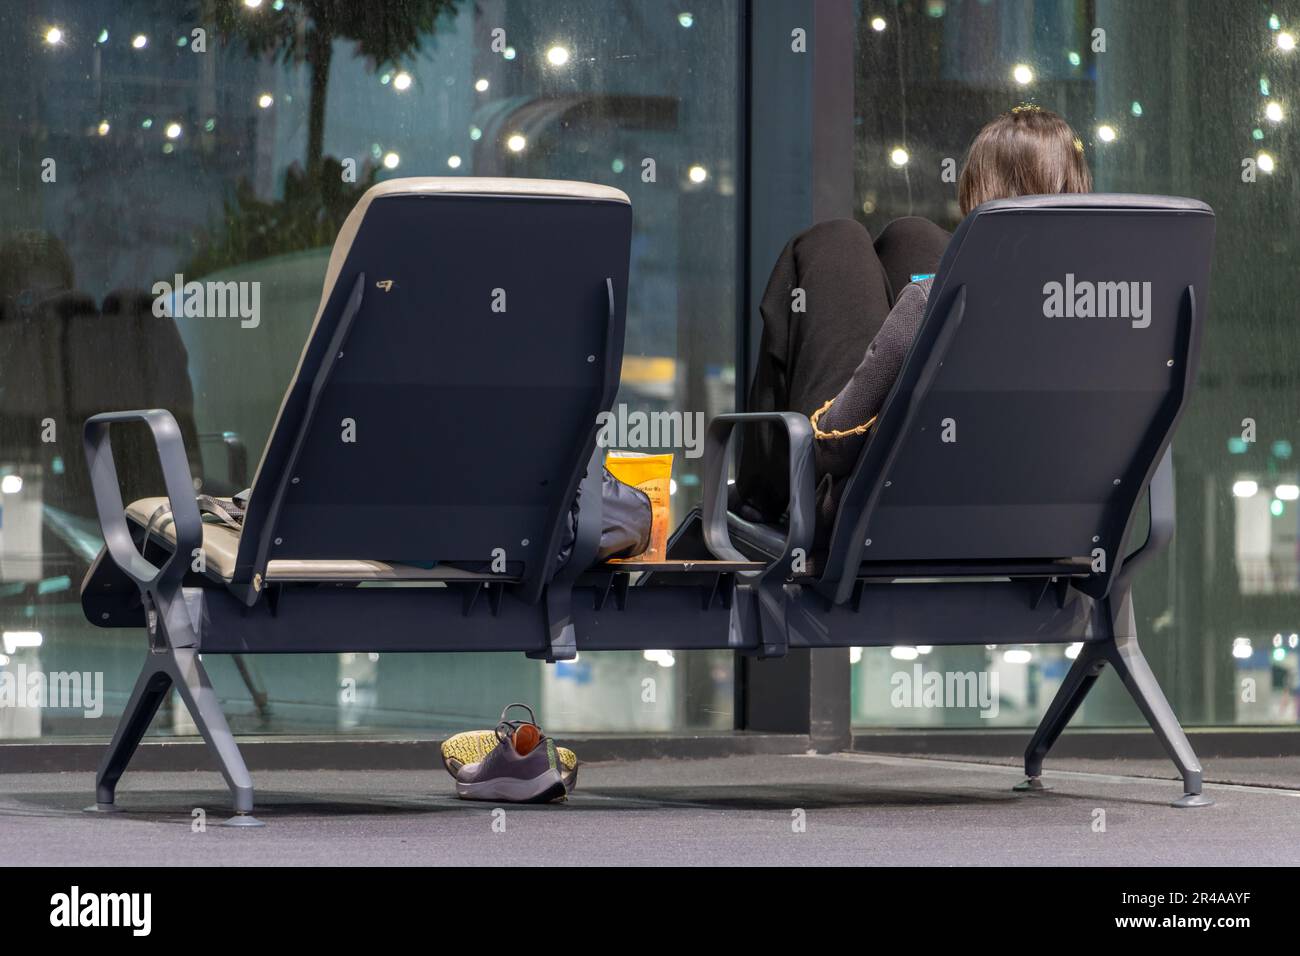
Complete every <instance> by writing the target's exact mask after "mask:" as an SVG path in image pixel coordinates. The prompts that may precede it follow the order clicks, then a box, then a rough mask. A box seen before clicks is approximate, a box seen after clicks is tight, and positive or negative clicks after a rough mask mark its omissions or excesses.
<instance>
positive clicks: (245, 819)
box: [221, 813, 266, 827]
mask: <svg viewBox="0 0 1300 956" xmlns="http://www.w3.org/2000/svg"><path fill="white" fill-rule="evenodd" d="M221 826H223V827H264V826H266V824H265V823H263V822H262V821H261V820H259V819H257V817H255V816H253V815H252V814H251V813H236V814H235V815H234V816H233V817H231V818H230V819H229V820H226V821H225V822H224V823H222V824H221Z"/></svg>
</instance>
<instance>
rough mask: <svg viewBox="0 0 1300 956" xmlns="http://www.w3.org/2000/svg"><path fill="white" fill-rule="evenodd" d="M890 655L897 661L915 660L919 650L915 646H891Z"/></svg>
mask: <svg viewBox="0 0 1300 956" xmlns="http://www.w3.org/2000/svg"><path fill="white" fill-rule="evenodd" d="M889 656H890V657H892V658H893V659H894V660H896V661H914V660H916V658H917V656H918V652H917V650H916V648H915V647H891V648H890V649H889Z"/></svg>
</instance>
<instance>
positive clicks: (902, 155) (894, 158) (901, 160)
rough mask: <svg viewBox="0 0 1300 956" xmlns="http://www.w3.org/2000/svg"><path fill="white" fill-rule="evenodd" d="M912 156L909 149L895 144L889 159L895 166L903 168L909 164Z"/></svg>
mask: <svg viewBox="0 0 1300 956" xmlns="http://www.w3.org/2000/svg"><path fill="white" fill-rule="evenodd" d="M911 158H912V157H911V156H909V155H908V154H907V150H905V149H903V147H901V146H895V147H894V148H893V150H892V151H891V152H890V154H889V161H890V162H891V163H893V164H894V165H895V166H897V167H899V168H902V167H903V166H906V165H907V161H908V160H909V159H911Z"/></svg>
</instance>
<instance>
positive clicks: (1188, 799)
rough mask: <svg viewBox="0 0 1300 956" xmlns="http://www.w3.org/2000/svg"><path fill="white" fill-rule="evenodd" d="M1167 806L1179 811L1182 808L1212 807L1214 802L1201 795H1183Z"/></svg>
mask: <svg viewBox="0 0 1300 956" xmlns="http://www.w3.org/2000/svg"><path fill="white" fill-rule="evenodd" d="M1169 805H1170V806H1171V807H1178V808H1179V809H1180V810H1181V809H1183V808H1184V807H1212V806H1214V800H1213V799H1212V798H1210V797H1207V796H1206V795H1205V794H1203V793H1185V794H1183V795H1182V796H1181V797H1179V798H1178V799H1177V800H1175V801H1174V802H1173V803H1171V804H1169Z"/></svg>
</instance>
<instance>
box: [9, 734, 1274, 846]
mask: <svg viewBox="0 0 1300 956" xmlns="http://www.w3.org/2000/svg"><path fill="white" fill-rule="evenodd" d="M1061 763H1067V762H1065V761H1062V762H1061ZM1088 763H1090V764H1094V763H1096V762H1093V761H1089V762H1088ZM1270 763H1272V762H1271V761H1263V762H1261V763H1260V766H1259V768H1258V769H1259V771H1260V772H1261V773H1262V774H1264V775H1267V770H1268V765H1269V764H1270ZM1098 770H1101V771H1103V772H1096V771H1098ZM1144 772H1156V773H1160V774H1161V775H1164V774H1167V773H1168V771H1167V770H1165V769H1164V768H1159V767H1155V766H1152V767H1149V768H1148V767H1145V766H1136V767H1129V766H1126V765H1125V764H1124V763H1123V762H1112V763H1109V764H1107V765H1106V766H1105V767H1104V768H1103V767H1096V766H1093V767H1091V768H1090V770H1089V771H1087V772H1083V771H1079V770H1074V769H1058V770H1057V771H1056V772H1054V773H1053V772H1051V771H1049V772H1048V774H1047V776H1046V778H1045V779H1046V780H1047V782H1048V783H1049V784H1051V785H1052V786H1053V787H1054V789H1053V790H1052V791H1051V792H1049V793H1043V794H1030V795H1022V794H1015V793H1012V792H1011V790H1010V787H1011V785H1012V784H1014V783H1015V782H1016V781H1017V780H1018V779H1019V775H1018V773H1017V772H1016V770H1015V768H1013V767H1002V766H995V765H990V764H979V763H971V762H964V761H956V760H942V759H920V758H912V757H893V756H876V755H870V754H844V755H836V756H802V755H801V756H745V757H730V758H722V759H713V760H646V761H636V762H627V763H608V764H592V765H587V766H584V767H583V768H582V776H581V780H580V785H579V788H578V790H577V792H576V793H575V794H574V796H573V797H572V799H571V800H570V801H569V802H568V803H567V804H563V805H555V806H545V807H507V808H506V809H505V810H504V815H497V816H495V817H494V812H493V811H494V807H493V806H491V805H488V804H469V803H463V802H460V801H457V800H456V799H455V798H454V797H453V796H452V795H451V788H450V779H449V778H448V777H447V776H446V775H445V774H444V773H443V772H442V770H441V769H438V770H437V771H432V770H431V771H428V772H422V771H334V770H331V771H278V772H275V771H272V772H261V773H258V774H256V775H255V778H254V779H255V783H256V784H257V785H258V786H259V793H258V799H259V809H258V816H259V817H260V818H261V819H262V820H264V821H265V822H266V823H267V824H268V825H267V826H266V827H265V828H264V829H260V830H236V829H229V828H224V827H218V826H208V827H207V828H206V830H205V831H203V832H195V828H194V826H193V825H192V819H193V817H192V811H193V810H194V809H195V808H202V809H204V811H205V813H206V815H207V822H208V823H210V824H216V823H217V822H219V821H220V820H221V819H223V818H224V817H225V816H226V815H227V814H226V807H227V806H228V804H227V803H226V795H225V792H224V790H223V789H222V788H221V780H220V778H219V777H218V776H217V775H216V774H206V773H147V772H141V773H136V774H131V773H130V772H128V774H127V775H126V777H125V778H123V782H122V785H121V787H120V790H119V802H120V804H121V805H122V806H123V807H124V808H126V809H127V811H128V812H125V813H122V814H118V815H113V816H98V815H91V814H86V813H83V812H81V811H80V808H81V807H82V806H84V805H85V804H86V803H88V802H89V801H88V797H89V794H90V793H91V790H92V778H91V776H90V775H89V774H81V773H63V774H53V773H52V774H0V866H10V865H25V864H55V865H63V864H71V865H82V866H86V865H92V866H93V865H114V864H181V865H238V864H268V863H269V864H277V865H294V864H330V865H339V864H341V865H351V864H510V865H531V864H538V865H540V864H552V865H554V864H566V863H567V864H584V863H605V864H634V865H635V864H651V865H654V864H742V865H743V864H779V865H816V864H872V865H894V864H920V865H944V866H948V865H957V866H965V865H989V864H1048V865H1065V866H1080V865H1134V864H1157V865H1158V864H1171V865H1206V864H1215V865H1225V864H1226V865H1247V866H1258V865H1275V864H1293V865H1294V864H1297V863H1300V840H1297V836H1300V792H1297V791H1295V790H1288V789H1279V788H1275V787H1267V786H1241V785H1225V784H1220V785H1211V786H1207V788H1206V792H1207V793H1209V794H1211V795H1212V796H1213V797H1214V798H1215V799H1216V801H1217V804H1216V805H1215V806H1213V807H1209V808H1202V809H1194V810H1177V809H1172V808H1170V807H1169V806H1167V803H1168V801H1169V800H1170V799H1171V798H1173V797H1176V796H1177V795H1178V794H1179V793H1180V792H1181V787H1180V786H1179V785H1178V784H1177V783H1175V782H1174V781H1172V780H1164V779H1154V778H1149V777H1142V776H1140V775H1138V774H1141V773H1144ZM1242 774H1244V775H1245V776H1247V777H1250V776H1252V775H1251V774H1248V773H1245V771H1240V772H1239V773H1238V775H1239V776H1240V775H1242ZM797 811H802V814H803V819H804V821H805V822H806V828H805V829H804V831H803V832H795V827H794V825H793V824H794V821H795V820H796V817H797V816H798V813H797ZM1098 811H1104V831H1102V830H1099V829H1098V828H1097V821H1099V820H1102V819H1103V817H1102V816H1101V814H1099V813H1098ZM498 818H499V819H500V820H501V821H503V822H504V832H495V831H494V828H493V822H494V819H498Z"/></svg>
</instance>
